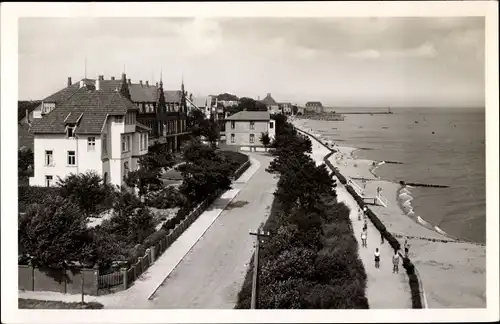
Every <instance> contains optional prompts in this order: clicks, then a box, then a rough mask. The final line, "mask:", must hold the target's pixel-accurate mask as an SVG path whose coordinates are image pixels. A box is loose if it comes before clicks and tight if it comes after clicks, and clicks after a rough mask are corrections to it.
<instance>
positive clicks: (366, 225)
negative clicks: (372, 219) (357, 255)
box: [363, 218, 368, 232]
mask: <svg viewBox="0 0 500 324" xmlns="http://www.w3.org/2000/svg"><path fill="white" fill-rule="evenodd" d="M366 230H368V222H367V221H366V218H365V223H364V224H363V232H364V231H366Z"/></svg>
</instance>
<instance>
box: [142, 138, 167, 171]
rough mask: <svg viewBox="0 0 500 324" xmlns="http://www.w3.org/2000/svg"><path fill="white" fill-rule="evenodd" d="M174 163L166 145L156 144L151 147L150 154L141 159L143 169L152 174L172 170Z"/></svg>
mask: <svg viewBox="0 0 500 324" xmlns="http://www.w3.org/2000/svg"><path fill="white" fill-rule="evenodd" d="M174 163H175V162H174V158H173V156H172V154H171V153H170V152H169V151H168V147H167V144H165V143H156V144H154V145H152V146H150V147H149V149H148V154H146V155H143V156H141V157H140V158H139V165H140V166H141V168H144V169H146V170H148V171H151V172H158V173H160V172H161V171H162V170H163V169H168V168H171V167H172V166H173V165H174Z"/></svg>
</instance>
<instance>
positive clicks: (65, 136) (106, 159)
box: [30, 79, 151, 186]
mask: <svg viewBox="0 0 500 324" xmlns="http://www.w3.org/2000/svg"><path fill="white" fill-rule="evenodd" d="M100 81H101V80H99V79H97V80H96V82H95V83H92V82H90V81H89V82H86V81H85V80H84V81H82V82H80V84H79V88H78V89H77V90H76V91H74V93H73V94H72V95H71V96H70V97H69V98H66V100H63V101H60V102H59V103H58V104H57V106H56V107H55V108H53V109H52V110H51V111H50V112H48V113H46V112H44V115H45V116H44V117H43V118H38V119H36V120H35V121H34V122H33V126H32V128H31V132H32V134H33V136H34V176H33V177H31V178H30V185H32V186H54V185H55V184H56V183H57V180H58V178H64V177H66V176H68V175H69V174H72V173H73V174H77V173H82V172H87V171H95V172H96V173H98V174H99V175H101V176H102V178H103V179H104V181H106V182H108V183H111V184H113V185H122V184H123V181H124V178H125V177H126V175H127V173H128V172H129V171H133V170H136V169H138V167H139V165H138V159H139V158H140V157H141V156H143V155H145V154H147V152H148V136H149V131H151V129H150V128H148V127H146V126H144V125H142V124H140V123H139V122H137V111H138V108H137V106H136V105H135V104H134V103H132V102H131V101H130V100H129V99H128V98H127V95H126V94H127V89H126V85H124V84H126V83H125V82H124V83H122V86H121V87H120V88H119V89H115V90H113V91H109V89H103V88H101V85H100Z"/></svg>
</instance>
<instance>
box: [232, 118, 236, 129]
mask: <svg viewBox="0 0 500 324" xmlns="http://www.w3.org/2000/svg"><path fill="white" fill-rule="evenodd" d="M235 125H236V122H235V121H234V120H231V129H234V127H235Z"/></svg>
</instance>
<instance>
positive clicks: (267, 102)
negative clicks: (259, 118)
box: [260, 93, 278, 106]
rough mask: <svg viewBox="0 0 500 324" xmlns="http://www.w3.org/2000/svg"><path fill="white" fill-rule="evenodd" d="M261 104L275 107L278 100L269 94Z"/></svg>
mask: <svg viewBox="0 0 500 324" xmlns="http://www.w3.org/2000/svg"><path fill="white" fill-rule="evenodd" d="M260 102H262V103H263V104H264V105H266V106H274V105H277V104H278V103H277V102H276V100H274V99H273V97H271V94H270V93H268V94H267V96H266V97H265V98H264V99H262V100H261V101H260Z"/></svg>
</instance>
